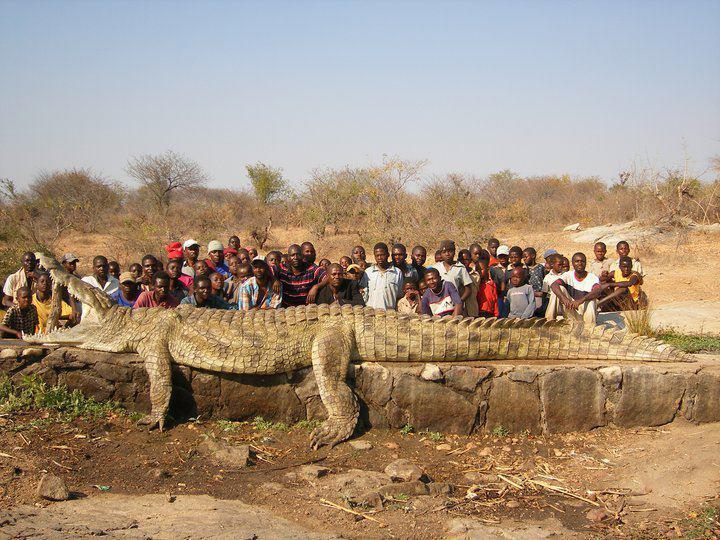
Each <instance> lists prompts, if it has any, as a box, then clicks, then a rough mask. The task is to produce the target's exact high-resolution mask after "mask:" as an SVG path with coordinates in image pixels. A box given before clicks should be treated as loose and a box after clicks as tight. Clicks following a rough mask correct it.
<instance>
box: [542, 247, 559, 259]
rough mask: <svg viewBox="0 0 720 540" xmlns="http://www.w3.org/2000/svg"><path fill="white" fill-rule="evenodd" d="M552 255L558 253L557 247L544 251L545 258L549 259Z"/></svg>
mask: <svg viewBox="0 0 720 540" xmlns="http://www.w3.org/2000/svg"><path fill="white" fill-rule="evenodd" d="M550 255H557V250H556V249H546V250H545V251H543V259H547V258H548V257H549V256H550Z"/></svg>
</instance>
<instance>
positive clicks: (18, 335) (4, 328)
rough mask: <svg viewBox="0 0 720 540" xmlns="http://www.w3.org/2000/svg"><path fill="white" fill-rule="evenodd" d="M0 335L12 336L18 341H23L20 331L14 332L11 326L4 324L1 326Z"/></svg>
mask: <svg viewBox="0 0 720 540" xmlns="http://www.w3.org/2000/svg"><path fill="white" fill-rule="evenodd" d="M0 333H5V334H11V335H13V336H15V337H16V338H18V339H22V332H20V331H18V330H13V329H12V328H10V327H9V326H5V325H4V324H0Z"/></svg>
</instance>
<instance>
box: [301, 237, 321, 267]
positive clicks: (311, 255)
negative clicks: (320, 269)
mask: <svg viewBox="0 0 720 540" xmlns="http://www.w3.org/2000/svg"><path fill="white" fill-rule="evenodd" d="M300 249H301V250H302V256H303V259H304V260H305V262H306V263H307V265H308V266H312V265H314V264H315V259H316V258H317V253H316V252H315V246H313V245H312V242H303V243H302V244H301V245H300Z"/></svg>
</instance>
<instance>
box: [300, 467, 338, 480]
mask: <svg viewBox="0 0 720 540" xmlns="http://www.w3.org/2000/svg"><path fill="white" fill-rule="evenodd" d="M298 472H299V473H300V476H302V477H303V478H305V479H307V480H315V479H316V478H322V477H323V476H327V474H328V473H329V472H330V469H328V468H327V467H322V466H321V465H304V466H302V467H300V470H299V471H298Z"/></svg>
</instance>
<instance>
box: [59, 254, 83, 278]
mask: <svg viewBox="0 0 720 540" xmlns="http://www.w3.org/2000/svg"><path fill="white" fill-rule="evenodd" d="M79 260H80V259H78V258H77V257H76V256H75V255H73V254H72V253H66V254H65V255H63V256H62V259H60V264H62V266H63V268H64V269H65V271H66V272H67V273H68V274H71V275H73V276H77V273H76V271H77V263H78V261H79ZM78 277H79V276H78Z"/></svg>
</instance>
